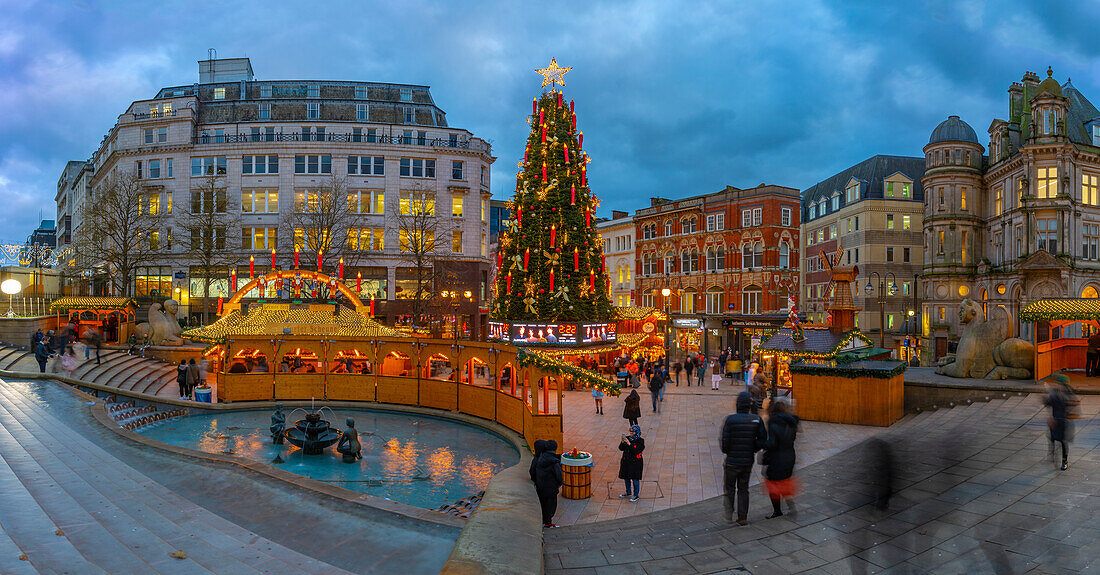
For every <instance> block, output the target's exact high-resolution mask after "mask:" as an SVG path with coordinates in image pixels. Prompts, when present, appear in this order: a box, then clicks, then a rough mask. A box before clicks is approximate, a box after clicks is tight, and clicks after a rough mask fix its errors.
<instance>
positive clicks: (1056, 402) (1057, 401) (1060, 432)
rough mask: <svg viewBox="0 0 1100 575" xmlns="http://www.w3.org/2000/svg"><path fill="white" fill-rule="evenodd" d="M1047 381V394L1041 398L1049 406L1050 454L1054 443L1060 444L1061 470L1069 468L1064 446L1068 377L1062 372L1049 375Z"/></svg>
mask: <svg viewBox="0 0 1100 575" xmlns="http://www.w3.org/2000/svg"><path fill="white" fill-rule="evenodd" d="M1050 379H1051V381H1050V382H1049V383H1047V395H1046V397H1044V398H1043V405H1045V406H1047V407H1049V408H1050V419H1048V420H1047V425H1048V426H1049V427H1050V455H1051V457H1052V458H1053V457H1054V443H1055V442H1058V443H1060V444H1062V467H1061V469H1062V471H1065V470H1066V469H1068V468H1069V465H1068V463H1067V462H1068V460H1069V454H1068V449H1067V447H1066V441H1068V437H1067V435H1068V433H1067V432H1068V431H1069V430H1068V427H1069V394H1070V393H1071V391H1070V389H1069V385H1068V383H1069V378H1068V377H1066V376H1065V375H1062V374H1056V375H1053V376H1051V378H1050Z"/></svg>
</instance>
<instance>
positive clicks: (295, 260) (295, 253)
mask: <svg viewBox="0 0 1100 575" xmlns="http://www.w3.org/2000/svg"><path fill="white" fill-rule="evenodd" d="M294 269H298V248H297V246H295V248H294Z"/></svg>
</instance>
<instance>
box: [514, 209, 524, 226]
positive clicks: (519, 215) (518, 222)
mask: <svg viewBox="0 0 1100 575" xmlns="http://www.w3.org/2000/svg"><path fill="white" fill-rule="evenodd" d="M516 225H517V226H520V227H523V207H522V206H520V207H518V208H516Z"/></svg>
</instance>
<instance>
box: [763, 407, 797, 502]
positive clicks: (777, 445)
mask: <svg viewBox="0 0 1100 575" xmlns="http://www.w3.org/2000/svg"><path fill="white" fill-rule="evenodd" d="M797 435H798V418H797V417H795V416H794V415H793V414H792V413H791V410H790V407H789V406H788V404H787V402H786V400H783V399H777V400H775V401H773V402H772V403H771V405H769V406H768V442H767V443H766V444H765V445H764V465H766V466H767V469H766V470H765V471H764V486H765V487H767V490H768V497H769V498H771V500H772V514H771V515H769V516H768V519H774V518H776V517H780V516H782V515H783V510H782V509H781V508H780V504H781V503H782V502H783V500H784V499H786V500H787V506H788V507H790V508H791V509H792V510H793V509H794V503H793V502H792V501H791V498H793V497H794V496H795V493H796V492H797V490H798V486H797V485H796V484H795V480H794V478H793V477H792V475H794V457H795V453H794V440H795V437H796V436H797Z"/></svg>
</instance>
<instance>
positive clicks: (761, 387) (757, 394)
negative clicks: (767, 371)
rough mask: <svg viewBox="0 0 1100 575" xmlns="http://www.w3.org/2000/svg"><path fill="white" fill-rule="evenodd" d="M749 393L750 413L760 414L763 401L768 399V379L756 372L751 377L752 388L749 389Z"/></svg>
mask: <svg viewBox="0 0 1100 575" xmlns="http://www.w3.org/2000/svg"><path fill="white" fill-rule="evenodd" d="M749 393H751V394H752V410H751V412H752V413H760V411H761V410H762V409H764V400H765V399H767V397H768V378H767V377H766V376H765V375H764V374H763V373H759V372H757V374H756V375H754V376H753V379H752V386H750V387H749Z"/></svg>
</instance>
